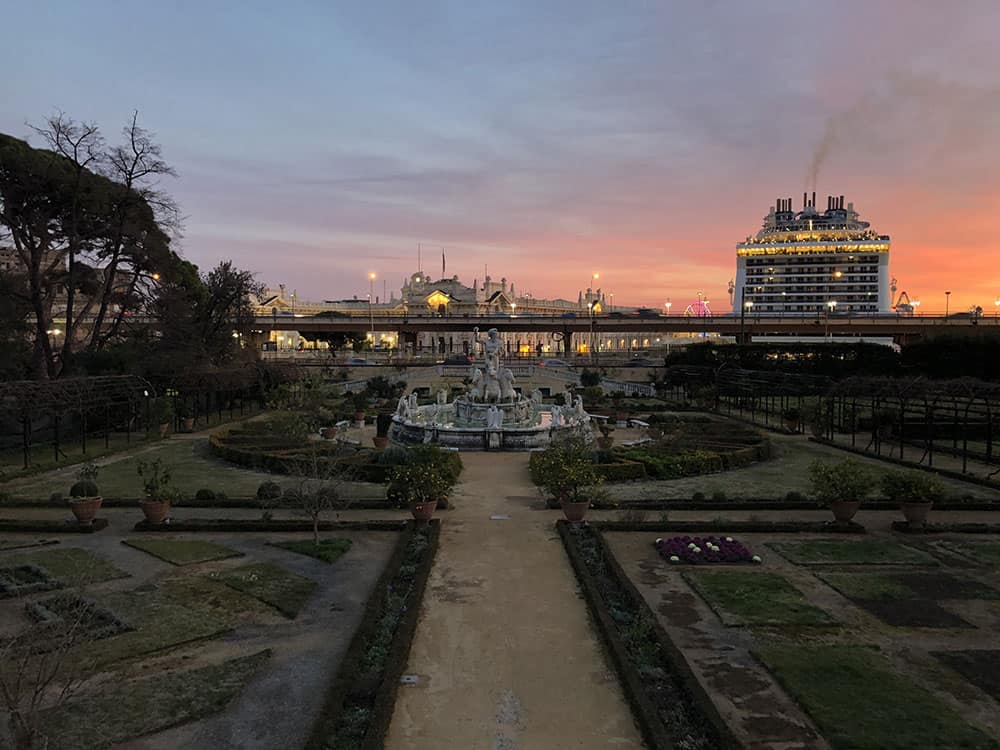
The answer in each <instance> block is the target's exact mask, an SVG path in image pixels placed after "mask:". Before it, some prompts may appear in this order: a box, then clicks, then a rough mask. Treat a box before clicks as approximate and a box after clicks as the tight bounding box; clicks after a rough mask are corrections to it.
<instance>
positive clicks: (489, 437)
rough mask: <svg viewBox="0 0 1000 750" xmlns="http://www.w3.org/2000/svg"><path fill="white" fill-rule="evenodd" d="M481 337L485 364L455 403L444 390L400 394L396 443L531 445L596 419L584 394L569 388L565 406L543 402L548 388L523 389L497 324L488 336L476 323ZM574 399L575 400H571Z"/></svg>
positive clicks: (472, 447) (479, 447)
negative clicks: (420, 396)
mask: <svg viewBox="0 0 1000 750" xmlns="http://www.w3.org/2000/svg"><path fill="white" fill-rule="evenodd" d="M473 333H474V334H475V339H474V340H475V343H477V344H480V345H482V347H483V354H484V358H483V359H484V363H485V367H483V368H482V369H480V368H479V367H475V366H473V367H471V368H470V370H469V379H470V380H471V385H470V386H469V389H468V392H467V393H465V394H464V395H461V396H458V397H456V398H455V399H454V401H452V402H451V403H449V402H448V393H447V392H446V391H445V390H443V389H442V390H440V391H438V393H437V399H436V402H435V403H433V404H427V405H424V406H418V405H417V395H416V394H415V393H411V394H410V395H409V396H403V397H402V398H400V399H399V404H398V405H397V407H396V413H395V414H394V415H393V418H392V427H391V428H390V430H389V437H390V438H391V439H392V441H393V442H394V443H399V444H402V445H412V444H414V443H436V444H438V445H441V446H444V447H449V448H457V449H458V450H507V451H515V450H530V449H532V448H544V447H545V446H546V445H548V444H549V440H551V438H552V435H553V433H554V432H555V431H557V430H563V429H570V428H573V427H576V426H578V425H582V424H586V423H587V422H589V421H590V417H589V416H588V415H587V413H586V411H584V408H583V399H582V398H581V397H580V396H576V398H575V399H572V394H571V393H570V392H569V391H567V392H566V399H565V403H566V405H565V406H550V407H543V404H542V394H541V392H540V391H537V390H536V391H534V392H533V393H532V394H531V396H530V397H526V396H524V395H523V394H521V393H518V392H517V391H516V390H515V388H514V385H515V380H514V374H513V373H512V372H511V371H510V369H508V368H506V367H503V366H502V365H501V362H500V356H501V353H502V351H503V346H502V343H501V341H500V339H499V338H498V336H497V330H496V329H495V328H491V329H490V330H489V331H488V332H487V336H486V338H485V339H483V338H480V336H479V329H478V328H474V329H473ZM571 399H572V400H571Z"/></svg>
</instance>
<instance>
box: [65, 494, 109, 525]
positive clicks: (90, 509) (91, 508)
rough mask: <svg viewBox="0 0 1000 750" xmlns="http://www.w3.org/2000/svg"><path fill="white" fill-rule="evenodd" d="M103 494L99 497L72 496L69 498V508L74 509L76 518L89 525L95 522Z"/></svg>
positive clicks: (82, 523)
mask: <svg viewBox="0 0 1000 750" xmlns="http://www.w3.org/2000/svg"><path fill="white" fill-rule="evenodd" d="M101 500H102V499H101V496H100V495H98V496H97V497H71V498H70V499H69V509H70V510H71V511H73V515H74V516H76V520H77V521H79V522H80V524H81V525H83V526H89V525H90V524H92V523H93V522H94V518H95V517H96V516H97V511H99V510H100V509H101Z"/></svg>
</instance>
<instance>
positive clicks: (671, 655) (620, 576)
mask: <svg viewBox="0 0 1000 750" xmlns="http://www.w3.org/2000/svg"><path fill="white" fill-rule="evenodd" d="M571 528H572V524H570V522H568V521H564V520H560V521H557V522H556V529H557V530H558V532H559V536H560V538H561V539H562V542H563V546H564V548H565V549H566V553H567V555H568V556H569V559H570V563H571V565H572V566H573V570H574V572H575V573H576V577H577V580H578V581H579V583H580V588H581V590H582V592H583V597H584V600H585V601H586V602H587V608H588V610H589V611H590V615H591V617H592V618H593V620H594V623H595V625H596V626H597V629H598V632H599V633H600V635H601V640H602V641H603V643H604V646H605V648H606V649H607V651H608V654H609V655H610V657H611V661H612V663H613V664H614V666H615V670H616V671H617V673H618V678H619V680H620V681H621V685H622V689H623V691H624V692H625V697H626V699H627V700H628V702H629V705H630V706H631V708H632V712H633V714H634V716H635V719H636V722H637V723H638V724H639V728H640V730H641V732H642V735H643V738H644V739H645V740H646V743H647V744H648V745H649V747H655V748H658V749H659V750H673V748H675V747H676V744H675V742H674V740H673V739H672V737H671V736H670V733H669V732H668V730H667V728H666V727H665V725H664V723H663V720H662V718H661V716H660V712H659V711H658V710H657V707H656V705H655V704H654V702H653V700H652V699H651V697H650V695H649V693H648V692H647V691H646V689H645V687H644V686H643V683H642V680H641V678H640V675H639V672H638V670H637V669H636V667H635V666H634V665H633V664H632V661H631V658H630V657H629V654H628V651H627V649H626V646H625V643H624V641H623V640H622V637H621V635H620V634H619V632H618V627H617V626H616V625H615V622H614V619H613V618H612V616H611V611H610V609H609V608H608V605H607V603H606V602H605V600H604V597H603V595H602V593H601V587H600V584H599V582H598V580H597V579H596V577H595V576H593V575H592V574H591V572H590V570H589V569H588V567H587V564H586V562H585V561H584V560H583V558H582V555H581V554H580V551H579V550H578V549H577V546H576V544H575V542H574V540H573V538H572V536H571V534H570V529H571ZM588 528H590V529H592V530H593V532H594V534H595V535H596V538H597V543H598V546H599V548H600V550H601V556H602V558H603V562H604V564H605V566H606V570H607V575H608V578H609V579H610V582H611V584H612V585H613V586H616V587H617V588H619V589H620V590H621V591H622V593H623V594H624V596H625V597H626V598H627V599H628V600H629V602H630V603H631V605H632V608H633V610H635V611H637V612H638V613H639V614H640V616H642V617H644V619H645V620H646V621H647V622H649V623H650V625H651V627H652V629H653V631H654V634H655V637H656V640H657V642H658V645H659V652H660V660H661V663H664V664H666V665H667V666H668V669H669V673H668V674H669V679H670V680H671V681H672V682H673V683H674V684H675V686H676V687H677V688H678V689H679V690H680V692H681V693H682V694H683V695H684V696H685V697H686V699H687V701H688V703H689V707H690V709H691V710H692V712H693V713H694V714H695V716H696V718H698V719H700V720H701V721H702V723H703V726H704V728H705V730H706V732H707V733H708V734H709V735H710V736H711V738H712V739H713V740H714V744H713V745H712V747H713V748H717V749H718V750H728V749H730V748H738V747H740V745H739V743H738V742H737V741H736V739H735V737H733V735H732V732H731V731H730V729H729V727H728V726H727V725H726V722H725V720H724V719H723V718H722V716H721V714H720V713H719V711H718V709H717V708H716V706H715V704H714V703H712V700H711V698H709V696H708V693H707V692H706V691H705V689H704V687H702V685H701V683H700V682H698V678H697V677H696V676H695V674H694V672H693V671H692V670H691V667H690V666H689V665H688V663H687V660H686V659H685V658H684V655H683V654H682V653H681V651H680V649H679V648H677V646H676V644H674V642H673V641H672V640H671V639H670V636H669V635H668V634H667V632H666V631H665V630H664V629H663V626H662V625H660V623H659V621H658V620H657V619H656V617H655V615H654V614H653V613H652V612H651V611H650V609H649V606H648V605H647V604H646V602H645V600H644V599H643V598H642V595H641V594H640V593H639V591H638V590H637V589H636V588H635V586H634V584H633V583H632V582H631V581H630V580H629V579H628V576H627V575H626V574H625V572H624V570H622V568H621V566H620V565H619V563H618V561H617V560H616V559H615V557H614V554H612V552H611V550H610V548H609V547H608V545H607V542H606V541H605V540H604V537H603V536H602V535H601V530H600V529H599V528H598V527H596V526H594V525H590V526H589V527H588Z"/></svg>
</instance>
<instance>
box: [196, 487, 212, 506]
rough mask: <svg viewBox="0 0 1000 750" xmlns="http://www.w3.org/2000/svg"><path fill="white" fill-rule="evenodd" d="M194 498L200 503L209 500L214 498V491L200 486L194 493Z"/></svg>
mask: <svg viewBox="0 0 1000 750" xmlns="http://www.w3.org/2000/svg"><path fill="white" fill-rule="evenodd" d="M194 499H195V500H197V501H198V502H202V503H207V502H211V501H212V500H215V492H213V491H212V490H209V489H204V488H202V489H200V490H198V491H197V492H195V493H194Z"/></svg>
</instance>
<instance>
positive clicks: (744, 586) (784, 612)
mask: <svg viewBox="0 0 1000 750" xmlns="http://www.w3.org/2000/svg"><path fill="white" fill-rule="evenodd" d="M684 580H686V581H687V582H688V583H689V584H690V585H691V587H692V588H694V589H695V591H697V592H698V593H699V594H700V595H701V596H702V598H703V599H704V600H705V601H706V602H708V605H709V606H710V607H711V608H712V609H713V610H714V611H715V613H716V614H717V615H719V619H721V620H722V622H723V623H724V624H725V625H727V626H732V625H832V624H835V622H836V621H835V620H834V619H833V618H832V617H831V616H830V615H829V614H827V613H826V612H824V611H823V610H821V609H819V608H818V607H814V606H813V605H812V604H810V603H809V602H808V601H806V598H805V597H804V596H803V595H802V592H801V591H799V590H798V589H797V588H795V587H794V586H793V585H792V584H790V583H789V582H788V581H787V580H786V579H785V578H784V577H783V576H780V575H778V574H776V573H743V572H739V571H697V572H695V571H690V572H686V573H684Z"/></svg>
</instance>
